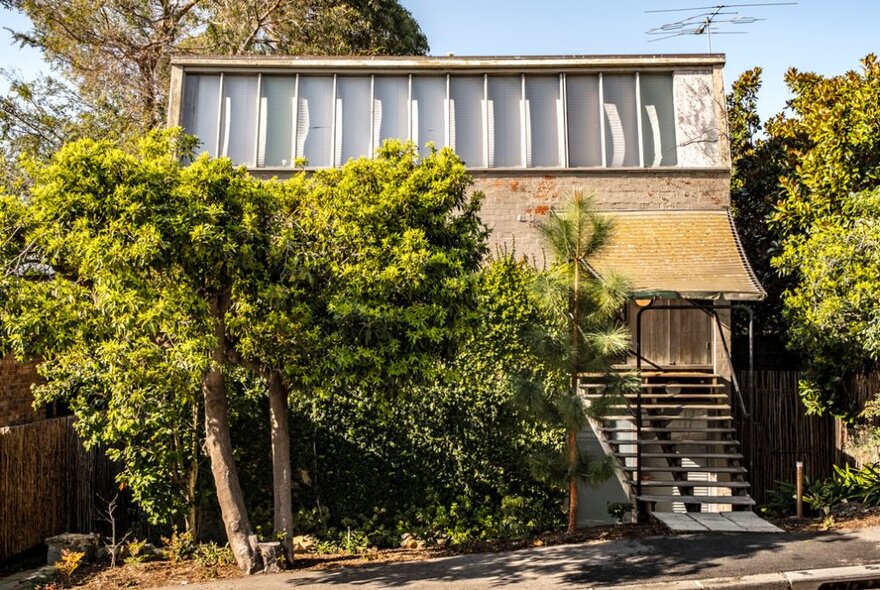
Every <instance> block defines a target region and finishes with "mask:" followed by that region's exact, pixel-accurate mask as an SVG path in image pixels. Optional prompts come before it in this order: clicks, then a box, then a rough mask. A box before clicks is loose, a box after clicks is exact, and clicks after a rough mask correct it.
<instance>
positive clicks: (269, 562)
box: [257, 541, 282, 573]
mask: <svg viewBox="0 0 880 590" xmlns="http://www.w3.org/2000/svg"><path fill="white" fill-rule="evenodd" d="M257 547H259V549H260V556H261V557H262V558H263V566H264V567H263V571H264V572H266V573H274V572H279V571H281V568H279V567H278V560H279V559H280V558H281V556H282V550H281V543H280V542H279V541H273V542H271V543H257Z"/></svg>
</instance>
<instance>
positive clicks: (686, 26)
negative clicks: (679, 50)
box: [645, 2, 797, 53]
mask: <svg viewBox="0 0 880 590" xmlns="http://www.w3.org/2000/svg"><path fill="white" fill-rule="evenodd" d="M796 4H797V2H761V3H749V4H717V5H715V6H696V7H694V8H669V9H661V10H646V11H645V13H646V14H649V13H669V12H691V13H694V14H691V15H690V16H687V17H685V18H683V19H680V20H677V21H673V22H669V23H665V24H663V25H660V26H659V27H655V28H653V29H649V30H648V31H646V33H647V34H648V35H652V36H657V37H656V38H655V39H650V40H649V41H648V42H649V43H651V42H653V41H663V40H664V39H671V38H673V37H682V36H684V35H706V40H707V43H708V45H709V53H712V34H713V33H714V34H716V35H745V34H746V31H728V30H721V29H722V27H726V26H728V25H747V24H752V23H754V22H757V21H761V20H766V19H763V18H755V17H753V16H740V14H739V12H738V11H736V10H727V9H729V8H742V7H759V6H761V7H763V6H794V5H796Z"/></svg>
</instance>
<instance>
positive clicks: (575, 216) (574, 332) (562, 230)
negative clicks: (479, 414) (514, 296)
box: [527, 192, 632, 534]
mask: <svg viewBox="0 0 880 590" xmlns="http://www.w3.org/2000/svg"><path fill="white" fill-rule="evenodd" d="M538 230H539V232H540V234H541V236H542V237H543V239H544V241H545V243H546V245H547V247H548V250H549V251H550V252H551V253H552V255H553V257H554V259H555V264H554V265H553V267H552V268H551V269H550V270H548V271H546V272H545V273H543V274H542V276H541V281H540V282H539V283H538V288H539V290H540V293H541V301H542V302H543V303H544V305H545V306H546V311H547V313H548V314H551V315H550V317H552V318H553V320H554V321H553V324H551V329H550V330H549V331H544V332H543V333H538V334H536V343H537V344H538V346H539V347H540V348H539V349H542V350H543V351H544V353H543V354H542V355H541V356H542V360H543V361H544V363H545V364H546V365H547V366H548V368H550V369H551V372H549V374H548V375H547V377H546V378H545V380H544V382H543V391H537V392H536V391H535V390H534V389H532V393H538V394H539V397H538V398H537V399H531V400H528V402H527V404H528V406H529V407H532V408H536V409H538V411H539V413H541V414H543V415H544V416H545V419H546V420H548V421H551V422H554V423H556V424H560V425H562V426H564V428H565V431H566V445H565V447H566V448H565V456H564V458H563V459H562V460H561V461H555V462H548V461H544V463H545V464H546V465H550V466H551V467H552V466H554V465H557V466H558V468H557V469H556V470H555V471H556V474H557V476H562V477H560V479H563V480H564V481H565V482H566V485H567V487H568V533H569V534H573V533H574V532H576V530H577V513H578V485H579V483H580V481H581V480H582V479H587V480H589V481H591V482H593V483H595V482H598V481H603V480H604V479H607V478H608V477H610V476H611V475H613V473H614V471H613V469H614V463H613V460H612V458H611V457H608V458H603V459H600V460H595V459H593V458H590V457H587V456H585V455H583V454H582V453H581V452H580V450H579V449H578V445H577V433H578V431H580V430H582V429H583V428H584V427H586V426H587V425H588V424H589V420H590V419H591V418H592V419H596V418H599V417H601V416H602V415H603V414H605V413H607V409H608V407H609V406H610V405H612V404H615V403H620V402H621V398H620V394H621V393H622V392H624V391H626V390H627V389H628V388H629V387H630V386H631V385H632V381H631V379H629V376H628V375H626V374H622V373H616V372H615V371H614V370H613V367H612V365H613V363H614V362H615V361H617V360H618V359H619V358H620V357H621V355H622V354H623V353H625V352H626V350H628V348H629V343H630V335H629V332H628V330H626V329H625V327H624V326H622V325H621V323H620V322H619V321H618V320H617V318H618V314H619V312H620V309H621V307H622V306H623V304H624V303H625V301H626V298H627V294H628V287H627V284H626V281H624V280H623V279H621V278H620V277H617V276H607V277H598V276H595V274H593V273H592V271H591V270H590V268H589V264H588V263H589V259H590V257H591V256H594V255H595V254H596V252H598V251H599V250H600V249H601V248H602V246H603V245H604V244H605V243H607V240H608V239H609V237H610V236H611V232H612V224H611V222H610V221H609V220H608V219H607V218H605V217H602V216H601V215H599V214H598V213H596V211H595V210H594V209H593V204H592V201H591V200H590V199H589V198H588V197H586V196H585V195H584V194H583V193H580V192H577V193H575V194H574V195H573V197H572V199H571V202H570V203H567V204H566V206H565V207H564V208H563V209H561V210H560V211H556V210H551V211H550V213H549V215H548V217H547V219H546V220H545V221H544V222H542V223H541V224H539V225H538ZM584 373H587V374H590V376H591V377H592V378H593V379H596V380H597V381H598V382H600V383H603V384H604V385H605V388H604V396H603V398H602V399H601V400H599V401H596V402H594V403H592V404H590V405H589V406H587V405H585V404H584V402H583V400H582V398H581V396H580V394H579V379H580V376H581V374H584ZM562 375H564V376H565V377H564V378H563V379H559V378H556V379H554V376H562Z"/></svg>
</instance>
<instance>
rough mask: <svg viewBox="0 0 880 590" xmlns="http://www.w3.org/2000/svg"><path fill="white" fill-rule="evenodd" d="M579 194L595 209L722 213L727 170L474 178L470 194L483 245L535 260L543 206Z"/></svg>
mask: <svg viewBox="0 0 880 590" xmlns="http://www.w3.org/2000/svg"><path fill="white" fill-rule="evenodd" d="M577 189H581V190H583V191H584V192H585V193H587V194H590V195H593V196H594V198H595V200H596V207H597V208H598V209H600V210H606V211H612V210H618V211H626V210H649V209H722V208H725V207H728V206H729V205H730V176H729V173H728V171H727V170H708V171H693V170H678V171H674V170H668V169H667V170H662V171H656V172H655V171H642V170H638V171H602V172H598V171H593V172H589V173H574V174H572V173H565V174H561V175H558V176H543V175H525V174H523V175H518V176H502V175H500V174H491V173H489V174H487V173H482V174H481V173H479V172H475V173H474V190H478V191H482V192H483V193H484V194H485V195H486V198H485V200H484V201H483V207H482V210H481V214H480V217H481V218H482V220H483V222H484V223H486V225H488V226H489V227H490V228H491V229H492V234H491V236H490V239H489V242H490V245H491V247H492V249H493V251H494V249H495V248H496V247H498V246H502V245H503V246H505V247H507V248H510V247H511V245H512V244H515V250H516V253H517V255H518V256H528V257H529V258H532V257H535V258H536V260H537V262H538V264H543V251H542V249H541V246H540V243H539V240H538V236H537V233H536V232H535V230H534V227H533V226H534V222H535V221H537V220H539V219H541V218H542V217H543V216H544V215H546V213H547V210H548V209H549V207H551V206H553V205H555V204H556V203H557V202H559V200H560V199H563V198H565V197H566V196H568V195H570V194H571V193H573V192H574V191H575V190H577Z"/></svg>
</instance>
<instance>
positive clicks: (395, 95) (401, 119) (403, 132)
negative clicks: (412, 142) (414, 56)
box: [373, 76, 409, 145]
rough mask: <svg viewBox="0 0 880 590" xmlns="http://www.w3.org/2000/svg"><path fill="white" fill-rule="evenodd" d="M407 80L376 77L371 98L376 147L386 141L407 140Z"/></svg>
mask: <svg viewBox="0 0 880 590" xmlns="http://www.w3.org/2000/svg"><path fill="white" fill-rule="evenodd" d="M408 100H409V78H397V77H395V78H390V77H381V76H377V77H376V86H375V97H374V98H373V126H374V132H373V136H374V137H375V139H376V145H382V142H383V141H384V140H386V139H403V140H405V139H408V137H407V135H408V127H409V125H408V124H407V121H408V119H409V108H408V105H407V101H408Z"/></svg>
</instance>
